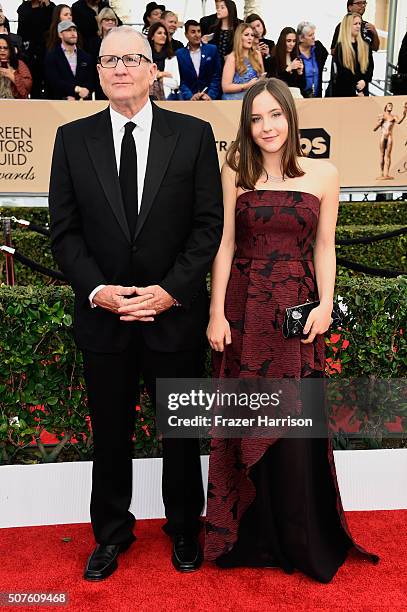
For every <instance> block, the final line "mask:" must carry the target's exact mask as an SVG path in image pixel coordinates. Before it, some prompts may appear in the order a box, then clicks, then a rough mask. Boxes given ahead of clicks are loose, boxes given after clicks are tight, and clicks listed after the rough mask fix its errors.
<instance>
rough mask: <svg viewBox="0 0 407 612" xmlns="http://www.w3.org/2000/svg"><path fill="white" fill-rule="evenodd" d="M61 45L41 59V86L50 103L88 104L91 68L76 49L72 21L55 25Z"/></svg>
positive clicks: (89, 61) (89, 60)
mask: <svg viewBox="0 0 407 612" xmlns="http://www.w3.org/2000/svg"><path fill="white" fill-rule="evenodd" d="M58 34H59V38H60V39H61V44H58V45H57V46H56V47H55V48H54V49H52V50H51V51H49V52H48V53H47V55H46V57H45V85H46V93H47V97H48V98H50V99H52V100H89V99H90V97H91V94H92V92H93V91H94V89H95V66H94V61H93V59H92V57H91V56H90V55H88V53H85V51H82V49H79V47H77V42H78V32H77V29H76V25H75V24H74V23H73V22H72V21H61V22H60V23H59V24H58Z"/></svg>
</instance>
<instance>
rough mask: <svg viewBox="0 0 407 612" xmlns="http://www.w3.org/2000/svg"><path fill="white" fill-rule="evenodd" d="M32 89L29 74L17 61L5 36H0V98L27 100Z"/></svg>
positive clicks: (22, 63)
mask: <svg viewBox="0 0 407 612" xmlns="http://www.w3.org/2000/svg"><path fill="white" fill-rule="evenodd" d="M31 87H32V78H31V73H30V71H29V69H28V68H27V66H26V65H25V64H24V62H23V61H22V60H19V59H18V57H17V54H16V51H15V49H14V46H13V44H12V42H11V39H10V37H9V36H8V35H6V34H0V98H3V99H4V98H8V99H12V98H14V99H23V98H28V95H29V93H30V91H31Z"/></svg>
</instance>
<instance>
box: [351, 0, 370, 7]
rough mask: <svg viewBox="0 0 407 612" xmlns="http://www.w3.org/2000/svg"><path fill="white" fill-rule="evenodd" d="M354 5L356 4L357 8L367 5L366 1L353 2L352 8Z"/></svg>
mask: <svg viewBox="0 0 407 612" xmlns="http://www.w3.org/2000/svg"><path fill="white" fill-rule="evenodd" d="M355 4H357V5H358V6H366V5H367V2H366V0H363V1H358V2H354V3H353V4H352V6H354V5H355Z"/></svg>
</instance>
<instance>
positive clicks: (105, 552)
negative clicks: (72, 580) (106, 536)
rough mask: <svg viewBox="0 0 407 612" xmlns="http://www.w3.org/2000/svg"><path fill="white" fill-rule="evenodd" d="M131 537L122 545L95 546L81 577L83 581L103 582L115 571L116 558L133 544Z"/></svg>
mask: <svg viewBox="0 0 407 612" xmlns="http://www.w3.org/2000/svg"><path fill="white" fill-rule="evenodd" d="M135 539H136V538H135V536H133V537H132V538H131V539H130V540H128V542H124V543H123V544H97V546H96V548H95V550H94V551H93V553H92V554H91V556H90V557H89V559H88V562H87V564H86V567H85V572H84V574H83V577H84V578H85V580H104V579H105V578H107V577H108V576H110V575H111V574H113V572H114V571H115V570H116V569H117V557H118V556H119V554H120V553H122V552H124V551H125V550H127V549H128V548H129V547H130V546H131V545H132V544H133V542H134V540H135Z"/></svg>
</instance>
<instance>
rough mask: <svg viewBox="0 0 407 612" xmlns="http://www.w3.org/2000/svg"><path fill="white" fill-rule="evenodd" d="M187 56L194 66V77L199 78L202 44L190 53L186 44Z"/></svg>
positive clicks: (190, 50)
mask: <svg viewBox="0 0 407 612" xmlns="http://www.w3.org/2000/svg"><path fill="white" fill-rule="evenodd" d="M188 50H189V55H190V56H191V61H192V63H193V65H194V68H195V72H196V76H197V77H199V69H200V67H201V52H202V43H201V44H200V45H199V47H198V49H197V50H196V51H192V49H191V48H190V46H189V44H188Z"/></svg>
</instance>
